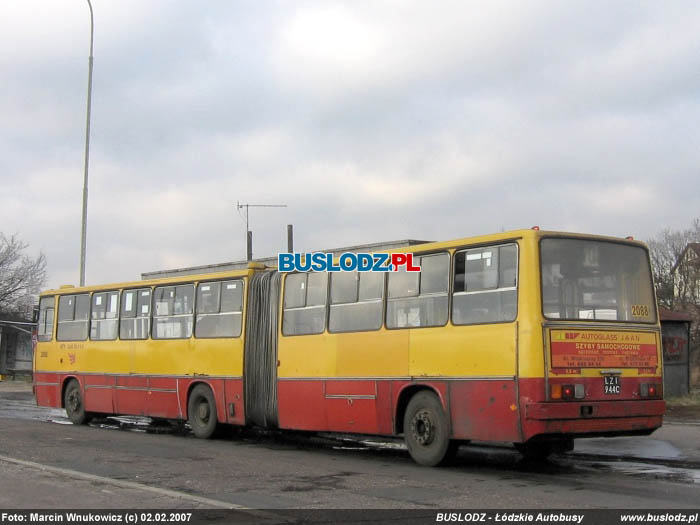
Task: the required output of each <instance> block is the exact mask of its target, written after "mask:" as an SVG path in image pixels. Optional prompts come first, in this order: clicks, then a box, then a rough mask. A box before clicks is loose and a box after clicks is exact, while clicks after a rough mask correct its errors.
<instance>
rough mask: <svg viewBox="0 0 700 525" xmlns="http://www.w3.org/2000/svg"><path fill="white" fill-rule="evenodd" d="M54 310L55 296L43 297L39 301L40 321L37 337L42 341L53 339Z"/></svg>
mask: <svg viewBox="0 0 700 525" xmlns="http://www.w3.org/2000/svg"><path fill="white" fill-rule="evenodd" d="M53 310H54V298H53V297H42V298H41V301H39V321H38V323H37V339H38V340H39V341H40V342H46V341H51V340H52V339H53Z"/></svg>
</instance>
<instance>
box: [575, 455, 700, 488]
mask: <svg viewBox="0 0 700 525" xmlns="http://www.w3.org/2000/svg"><path fill="white" fill-rule="evenodd" d="M576 467H577V468H580V469H590V470H595V471H598V472H615V473H620V474H624V475H626V476H634V477H642V478H645V479H649V478H654V479H661V480H664V481H673V482H676V483H693V484H695V483H698V484H700V470H694V469H685V468H677V467H668V466H665V465H652V464H649V463H635V462H633V461H615V462H610V463H608V462H602V461H592V462H588V461H580V460H577V461H576Z"/></svg>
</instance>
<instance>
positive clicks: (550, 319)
mask: <svg viewBox="0 0 700 525" xmlns="http://www.w3.org/2000/svg"><path fill="white" fill-rule="evenodd" d="M547 239H561V240H569V241H592V242H599V243H609V244H616V245H619V246H629V247H634V248H639V249H641V250H642V251H644V253H645V254H646V263H647V264H646V267H647V269H648V271H649V280H650V281H649V284H650V286H651V295H652V297H651V298H652V304H651V305H650V306H651V307H652V308H653V309H654V313H655V319H654V320H653V321H627V320H617V319H578V318H564V317H561V318H560V317H547V316H546V315H545V312H544V300H543V291H544V288H543V286H544V282H543V281H542V241H544V240H547ZM537 269H538V272H539V275H540V278H539V288H538V294H539V301H540V315H542V319H544V320H545V321H546V322H548V323H551V322H558V321H562V322H564V323H567V322H568V323H583V324H584V325H587V324H589V323H591V324H593V323H596V322H598V323H600V322H603V323H614V324H632V325H640V326H653V325H658V324H659V323H660V322H661V316H660V315H659V308H658V302H657V300H656V289H655V287H654V272H653V268H652V265H651V254H650V253H649V247H648V246H640V245H639V244H635V243H627V242H624V241H623V240H619V241H617V240H614V239H600V238H596V237H576V236H566V235H563V236H559V235H543V236H542V237H540V238H539V240H538V242H537Z"/></svg>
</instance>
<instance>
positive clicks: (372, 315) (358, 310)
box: [328, 272, 384, 332]
mask: <svg viewBox="0 0 700 525" xmlns="http://www.w3.org/2000/svg"><path fill="white" fill-rule="evenodd" d="M383 297H384V274H383V273H379V272H363V273H358V272H338V273H333V274H332V275H331V306H330V314H329V318H328V331H329V332H360V331H369V330H379V328H380V327H381V326H382V308H383V304H382V299H383Z"/></svg>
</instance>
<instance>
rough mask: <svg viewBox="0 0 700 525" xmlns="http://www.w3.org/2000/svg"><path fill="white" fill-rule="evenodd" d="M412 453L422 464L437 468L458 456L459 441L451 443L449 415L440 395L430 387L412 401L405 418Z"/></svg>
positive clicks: (409, 403)
mask: <svg viewBox="0 0 700 525" xmlns="http://www.w3.org/2000/svg"><path fill="white" fill-rule="evenodd" d="M403 432H404V440H405V441H406V446H407V447H408V452H409V453H410V454H411V457H412V458H413V460H414V461H415V462H416V463H418V464H419V465H424V466H427V467H434V466H436V465H440V464H441V463H444V462H445V461H447V460H448V459H449V458H450V457H452V456H453V455H454V453H455V452H456V449H457V444H456V443H453V442H450V434H449V426H448V422H447V416H446V415H445V411H444V410H443V409H442V403H440V400H439V399H438V397H437V396H436V395H435V394H433V393H432V392H429V391H427V390H423V391H421V392H418V393H417V394H416V395H414V396H413V397H412V398H411V400H410V401H409V402H408V406H407V407H406V414H405V415H404V419H403Z"/></svg>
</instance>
